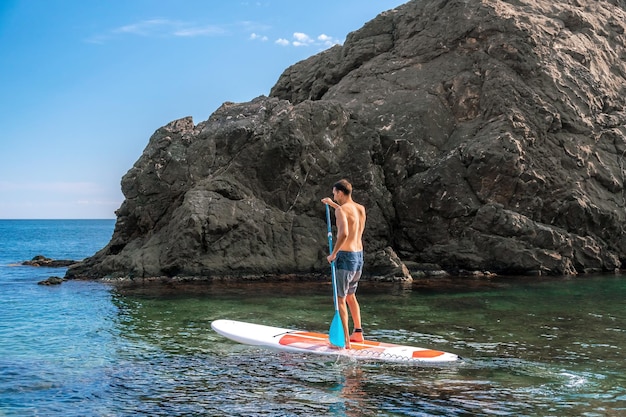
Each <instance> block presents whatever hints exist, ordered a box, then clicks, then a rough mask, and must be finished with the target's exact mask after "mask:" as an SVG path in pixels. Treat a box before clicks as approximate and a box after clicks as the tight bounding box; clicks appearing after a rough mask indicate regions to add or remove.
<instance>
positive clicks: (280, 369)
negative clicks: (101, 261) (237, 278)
mask: <svg viewBox="0 0 626 417" xmlns="http://www.w3.org/2000/svg"><path fill="white" fill-rule="evenodd" d="M113 226H114V223H113V221H112V220H93V221H84V220H77V221H67V220H64V221H53V220H49V221H39V220H38V221H34V220H33V221H26V220H19V221H0V416H79V415H80V416H131V415H133V416H134V415H145V416H174V415H180V416H183V415H185V416H189V415H206V416H481V415H484V416H492V415H495V416H621V415H626V376H625V371H626V361H624V356H625V353H626V312H625V302H624V300H625V299H626V277H624V276H618V275H612V276H599V277H583V278H580V277H579V278H562V279H543V280H538V279H512V278H507V279H496V280H471V281H464V282H463V283H459V281H454V280H434V281H432V282H429V283H416V284H413V285H411V286H390V285H372V284H370V285H365V284H364V285H362V287H361V288H360V290H359V294H360V301H361V305H362V309H363V316H364V320H365V331H366V332H367V333H366V335H367V337H368V338H372V339H378V340H385V341H391V342H400V343H404V344H413V345H417V346H424V347H431V348H436V349H441V350H446V351H450V352H454V353H457V354H459V355H461V356H462V357H463V358H464V359H463V361H461V362H460V363H458V364H455V365H451V366H443V367H421V366H415V365H410V366H409V365H402V364H380V363H370V362H354V361H350V360H348V359H334V358H328V357H318V356H307V355H299V354H291V353H281V352H275V351H267V350H264V349H262V348H256V347H249V346H243V345H239V344H235V343H233V342H230V341H227V340H225V339H223V338H221V337H220V336H218V335H217V334H215V333H214V332H213V331H212V330H211V329H210V323H211V321H212V320H214V319H217V318H231V319H238V320H245V321H251V322H255V323H261V324H268V325H275V326H280V327H297V328H303V329H307V330H316V331H326V330H327V329H328V325H329V322H330V320H331V319H332V316H333V305H332V291H331V289H330V288H331V287H330V286H329V285H328V283H326V282H319V283H288V284H287V283H281V284H258V283H257V284H240V285H223V284H220V285H217V284H208V285H195V286H187V287H177V288H136V289H132V290H129V289H127V290H124V291H121V290H116V289H114V288H111V287H109V286H107V285H104V284H99V283H93V282H74V281H72V282H66V283H64V284H62V285H60V286H52V287H47V286H39V285H36V283H37V282H38V281H40V280H42V279H45V278H47V277H49V276H51V275H58V276H62V275H63V274H64V273H65V270H64V269H55V270H51V269H43V268H34V267H26V266H17V265H16V264H18V263H19V262H21V261H23V260H26V259H31V258H32V257H33V256H35V255H39V254H42V255H45V256H48V257H52V258H57V259H67V258H70V259H82V258H84V257H86V256H89V255H91V254H93V253H94V252H96V251H97V250H98V249H100V248H101V247H103V246H104V245H105V244H106V243H107V242H108V240H109V238H110V237H111V233H112V230H113Z"/></svg>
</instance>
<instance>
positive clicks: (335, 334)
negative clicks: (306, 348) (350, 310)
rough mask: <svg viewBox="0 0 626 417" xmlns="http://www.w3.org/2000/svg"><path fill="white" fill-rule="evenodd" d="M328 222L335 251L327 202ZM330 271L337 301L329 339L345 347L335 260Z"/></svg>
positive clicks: (334, 343)
mask: <svg viewBox="0 0 626 417" xmlns="http://www.w3.org/2000/svg"><path fill="white" fill-rule="evenodd" d="M326 224H327V225H328V247H329V248H330V253H333V232H332V231H331V229H330V209H329V208H328V204H326ZM330 271H331V274H332V277H333V300H334V301H335V317H333V321H332V322H331V323H330V330H329V331H328V340H329V341H330V343H331V344H332V345H334V346H337V347H340V348H343V347H345V346H346V338H345V335H344V333H343V323H342V322H341V316H340V315H339V302H338V300H337V278H336V277H335V261H332V262H331V263H330Z"/></svg>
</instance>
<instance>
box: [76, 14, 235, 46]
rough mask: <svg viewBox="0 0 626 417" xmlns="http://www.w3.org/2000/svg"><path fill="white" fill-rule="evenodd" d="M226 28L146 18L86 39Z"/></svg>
mask: <svg viewBox="0 0 626 417" xmlns="http://www.w3.org/2000/svg"><path fill="white" fill-rule="evenodd" d="M225 33H227V30H226V29H225V28H224V27H222V26H218V25H197V24H194V23H191V22H184V21H180V20H170V19H147V20H141V21H138V22H135V23H131V24H128V25H124V26H120V27H117V28H113V29H111V30H109V31H108V32H106V33H103V34H98V35H94V36H91V37H89V38H87V39H86V41H87V42H90V43H104V42H106V41H108V40H111V39H113V38H115V37H120V36H142V37H161V38H163V37H185V38H191V37H197V36H215V35H223V34H225Z"/></svg>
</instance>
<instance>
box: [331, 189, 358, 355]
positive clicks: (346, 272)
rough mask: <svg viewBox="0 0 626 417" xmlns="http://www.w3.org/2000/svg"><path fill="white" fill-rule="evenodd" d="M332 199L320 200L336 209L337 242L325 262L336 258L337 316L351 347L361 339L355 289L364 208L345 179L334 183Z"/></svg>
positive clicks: (347, 344) (347, 342)
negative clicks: (354, 196)
mask: <svg viewBox="0 0 626 417" xmlns="http://www.w3.org/2000/svg"><path fill="white" fill-rule="evenodd" d="M333 199H334V201H333ZM333 199H330V198H329V197H326V198H323V199H322V203H324V204H328V205H329V206H330V207H332V208H334V209H335V219H336V222H337V241H336V242H335V245H334V247H333V251H332V253H331V254H330V255H328V258H327V259H328V262H333V261H335V268H336V274H335V277H336V281H337V299H338V300H337V301H338V308H339V315H340V317H341V322H342V324H343V334H344V335H345V336H346V349H350V342H362V341H363V330H362V328H361V309H360V306H359V302H358V301H357V298H356V289H357V286H358V284H359V279H360V278H361V271H362V270H363V240H362V239H363V230H365V207H363V206H362V205H361V204H358V203H356V202H355V201H354V200H352V184H350V183H349V182H348V181H347V180H345V179H344V180H340V181H338V182H337V183H335V185H333ZM346 305H347V306H346ZM348 308H349V309H350V314H351V315H352V321H353V323H354V332H353V333H352V335H351V336H348V335H349V333H348Z"/></svg>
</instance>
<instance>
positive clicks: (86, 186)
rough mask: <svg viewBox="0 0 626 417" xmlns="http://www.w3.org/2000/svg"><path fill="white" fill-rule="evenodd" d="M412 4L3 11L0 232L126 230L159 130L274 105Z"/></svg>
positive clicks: (102, 4) (116, 0) (73, 5)
mask: <svg viewBox="0 0 626 417" xmlns="http://www.w3.org/2000/svg"><path fill="white" fill-rule="evenodd" d="M404 2H405V1H403V0H339V1H337V0H316V1H294V0H292V1H288V0H280V1H279V0H261V1H252V0H251V1H238V0H228V1H226V0H223V1H217V0H16V1H12V0H1V1H0V91H1V92H2V93H1V94H0V140H1V147H0V149H2V152H1V155H2V163H1V164H0V219H25V218H32V219H46V218H50V219H64V218H65V219H72V218H76V219H78V218H114V217H115V213H114V212H115V210H116V209H117V208H118V207H119V206H120V204H121V203H122V201H123V199H124V197H123V195H122V193H121V191H120V180H121V178H122V176H123V175H124V174H125V173H126V172H127V171H128V169H130V168H131V167H132V165H133V164H134V163H135V161H136V160H137V159H138V158H139V156H140V155H141V153H142V151H143V149H144V148H145V146H146V145H147V143H148V139H149V138H150V136H151V135H152V133H154V131H155V130H156V129H158V128H159V127H161V126H163V125H165V124H167V123H169V122H170V121H172V120H175V119H178V118H181V117H185V116H193V119H194V123H196V124H197V123H199V122H201V121H204V120H206V119H207V118H208V117H209V116H210V115H211V113H213V112H214V111H215V110H216V109H217V108H218V107H219V106H220V105H221V104H222V103H223V102H225V101H234V102H246V101H249V100H251V99H253V98H255V97H257V96H260V95H267V94H269V91H270V89H271V87H272V86H273V85H274V84H275V83H276V81H277V80H278V77H279V76H280V74H281V73H282V72H283V70H285V69H286V68H287V67H288V66H290V65H292V64H294V63H296V62H298V61H300V60H302V59H305V58H307V57H309V56H311V55H314V54H316V53H318V52H320V51H322V50H324V49H327V48H328V47H330V46H332V45H333V44H337V43H339V44H341V43H343V41H344V40H345V37H346V35H347V34H348V33H349V32H351V31H354V30H357V29H359V28H360V27H361V26H363V24H364V23H365V22H367V21H369V20H371V19H373V18H374V17H376V15H378V14H379V13H380V12H382V11H385V10H389V9H392V8H394V7H397V6H399V5H400V4H403V3H404Z"/></svg>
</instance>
